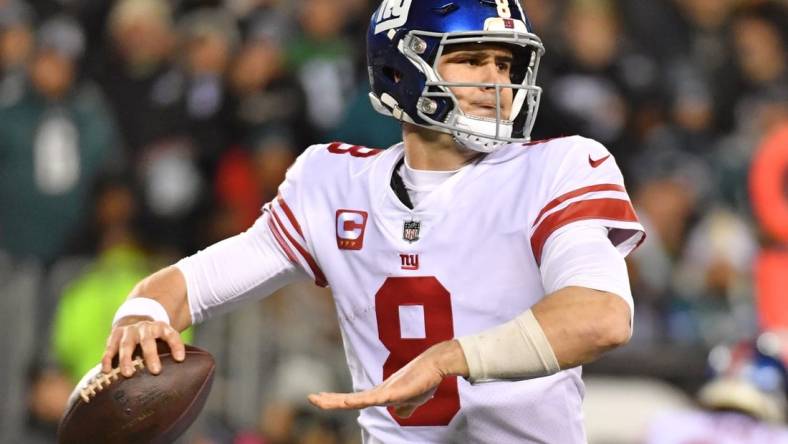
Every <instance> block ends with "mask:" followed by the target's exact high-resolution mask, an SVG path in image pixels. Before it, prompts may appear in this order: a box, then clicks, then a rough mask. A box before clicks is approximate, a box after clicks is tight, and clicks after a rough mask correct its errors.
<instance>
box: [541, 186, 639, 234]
mask: <svg viewBox="0 0 788 444" xmlns="http://www.w3.org/2000/svg"><path fill="white" fill-rule="evenodd" d="M594 191H623V192H626V188H624V187H623V186H621V185H616V184H612V183H606V184H601V185H591V186H587V187H583V188H578V189H576V190H574V191H570V192H568V193H565V194H562V195H560V196H558V197H557V198H555V199H553V200H551V201H550V203H548V204H547V205H545V207H544V208H542V211H540V212H539V216H536V219H535V220H534V224H533V225H531V226H532V227H535V226H536V224H537V223H538V222H539V220H541V219H542V216H544V214H545V213H547V212H548V211H550V210H552V209H553V208H555V207H557V206H559V205H561V204H562V203H564V202H566V201H567V200H569V199H572V198H575V197H577V196H582V195H583V194H588V193H593V192H594Z"/></svg>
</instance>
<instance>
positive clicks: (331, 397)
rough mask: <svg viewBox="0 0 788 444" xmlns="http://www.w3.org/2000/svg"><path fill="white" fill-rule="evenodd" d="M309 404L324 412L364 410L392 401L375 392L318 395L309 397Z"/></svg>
mask: <svg viewBox="0 0 788 444" xmlns="http://www.w3.org/2000/svg"><path fill="white" fill-rule="evenodd" d="M309 402H311V403H312V404H313V405H315V406H316V407H320V408H321V409H324V410H333V409H341V410H348V409H363V408H365V407H370V406H374V405H388V404H389V403H390V400H389V399H388V398H386V397H385V396H384V395H382V394H380V393H377V392H375V391H373V390H370V391H365V392H358V393H318V394H312V395H309Z"/></svg>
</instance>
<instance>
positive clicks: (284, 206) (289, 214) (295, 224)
mask: <svg viewBox="0 0 788 444" xmlns="http://www.w3.org/2000/svg"><path fill="white" fill-rule="evenodd" d="M276 201H277V202H279V206H280V207H282V210H283V211H284V212H285V215H286V216H287V219H288V220H289V221H290V224H292V225H293V228H295V229H296V232H297V233H298V235H299V236H301V238H302V239H306V238H305V237H304V232H303V231H301V225H299V224H298V219H296V217H295V214H293V211H292V210H290V207H289V206H287V202H285V200H284V199H283V198H282V195H281V194H280V195H278V196H276Z"/></svg>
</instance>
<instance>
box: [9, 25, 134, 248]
mask: <svg viewBox="0 0 788 444" xmlns="http://www.w3.org/2000/svg"><path fill="white" fill-rule="evenodd" d="M35 45H36V49H35V52H34V55H33V56H32V59H31V61H30V64H29V66H28V70H27V74H28V77H27V79H28V81H26V82H25V85H26V87H25V88H24V89H23V90H21V94H20V96H19V97H18V99H17V100H15V101H13V102H11V103H6V104H5V106H3V107H2V108H0V147H1V148H0V202H3V205H2V209H0V233H2V234H0V248H2V249H5V250H7V251H8V252H9V253H11V254H12V255H14V256H16V257H35V258H38V259H40V260H41V261H43V262H45V263H51V262H52V261H54V260H55V259H57V257H58V255H59V254H61V253H63V249H64V247H65V246H66V244H67V243H68V241H69V238H70V236H72V235H73V234H74V230H75V229H76V228H77V227H78V226H79V224H80V223H82V222H84V214H85V211H86V206H87V204H88V202H89V201H90V196H89V189H90V187H91V185H92V180H93V178H94V177H96V175H97V174H99V173H100V172H101V171H102V170H103V169H105V168H109V167H110V165H111V164H112V163H115V164H117V162H118V161H119V160H120V159H121V156H119V155H118V151H117V148H118V140H117V137H116V133H115V127H114V122H113V120H112V117H111V114H110V113H109V112H108V109H107V106H106V104H105V102H104V99H103V97H102V95H101V93H100V92H99V90H98V89H97V88H96V87H95V86H93V85H92V84H91V82H89V81H81V80H80V79H78V78H77V77H76V74H77V64H78V63H79V58H80V56H81V54H82V50H83V48H84V36H83V34H82V31H81V30H80V28H79V26H78V25H77V24H76V23H75V22H74V21H73V20H70V19H68V18H64V17H56V18H52V19H50V20H48V21H46V22H45V23H43V24H42V25H41V26H40V27H39V28H38V31H37V33H36V44H35Z"/></svg>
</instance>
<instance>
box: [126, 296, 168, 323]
mask: <svg viewBox="0 0 788 444" xmlns="http://www.w3.org/2000/svg"><path fill="white" fill-rule="evenodd" d="M126 316H149V317H151V318H153V320H154V321H161V322H164V323H165V324H167V325H170V316H169V315H168V314H167V310H165V309H164V306H162V305H161V304H160V303H159V301H157V300H155V299H150V298H141V297H136V298H131V299H127V300H126V302H124V303H123V304H121V306H120V307H119V308H118V311H116V312H115V318H114V319H112V325H115V324H117V322H118V321H119V320H120V319H121V318H125V317H126Z"/></svg>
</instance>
